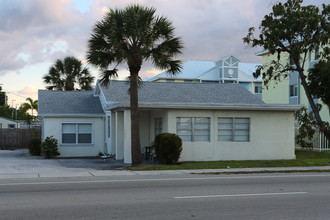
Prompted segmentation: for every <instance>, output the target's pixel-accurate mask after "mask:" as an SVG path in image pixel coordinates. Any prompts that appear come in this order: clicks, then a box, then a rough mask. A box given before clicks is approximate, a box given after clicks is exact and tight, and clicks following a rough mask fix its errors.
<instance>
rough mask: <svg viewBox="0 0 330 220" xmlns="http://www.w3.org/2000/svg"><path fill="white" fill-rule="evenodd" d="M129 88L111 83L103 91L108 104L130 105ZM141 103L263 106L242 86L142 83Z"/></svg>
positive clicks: (119, 83) (123, 84)
mask: <svg viewBox="0 0 330 220" xmlns="http://www.w3.org/2000/svg"><path fill="white" fill-rule="evenodd" d="M128 86H129V85H128V84H127V83H126V82H124V81H111V82H110V85H109V86H108V87H107V88H106V87H102V91H103V93H104V95H105V96H106V99H107V100H108V103H109V104H110V103H115V102H119V103H128V102H129V100H130V99H129V94H128V92H127V90H128ZM139 103H180V104H185V103H187V104H201V103H202V104H208V103H209V104H264V103H263V102H262V101H261V100H259V99H258V98H257V97H255V96H254V95H253V94H252V93H250V92H249V91H248V90H246V89H245V88H244V87H243V86H241V85H239V84H233V83H230V84H218V83H217V84H211V83H210V84H206V83H157V82H143V86H142V87H141V88H140V89H139Z"/></svg>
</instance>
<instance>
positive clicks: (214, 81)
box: [202, 80, 219, 83]
mask: <svg viewBox="0 0 330 220" xmlns="http://www.w3.org/2000/svg"><path fill="white" fill-rule="evenodd" d="M202 83H219V81H218V80H202Z"/></svg>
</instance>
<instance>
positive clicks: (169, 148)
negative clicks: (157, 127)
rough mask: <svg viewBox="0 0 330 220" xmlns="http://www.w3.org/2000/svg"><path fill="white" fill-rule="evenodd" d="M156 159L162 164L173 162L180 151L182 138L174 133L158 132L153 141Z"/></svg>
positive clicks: (177, 157)
mask: <svg viewBox="0 0 330 220" xmlns="http://www.w3.org/2000/svg"><path fill="white" fill-rule="evenodd" d="M153 146H154V148H155V151H156V155H157V159H158V161H159V162H160V163H162V164H175V163H177V162H178V160H179V158H180V155H181V152H182V140H181V138H180V137H179V136H178V135H176V134H170V133H162V134H158V135H157V136H156V138H155V141H154V145H153Z"/></svg>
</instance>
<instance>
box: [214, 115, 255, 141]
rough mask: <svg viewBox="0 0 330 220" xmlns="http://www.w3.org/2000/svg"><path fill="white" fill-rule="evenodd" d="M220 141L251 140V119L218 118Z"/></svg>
mask: <svg viewBox="0 0 330 220" xmlns="http://www.w3.org/2000/svg"><path fill="white" fill-rule="evenodd" d="M218 141H235V142H248V141H250V119H249V118H218Z"/></svg>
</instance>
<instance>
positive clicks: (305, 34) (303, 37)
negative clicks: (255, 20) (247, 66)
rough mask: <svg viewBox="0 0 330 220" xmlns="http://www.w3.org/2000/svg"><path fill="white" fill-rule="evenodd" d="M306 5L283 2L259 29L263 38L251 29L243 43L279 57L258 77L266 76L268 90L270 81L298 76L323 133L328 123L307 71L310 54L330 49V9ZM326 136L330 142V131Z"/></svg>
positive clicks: (274, 8) (292, 0)
mask: <svg viewBox="0 0 330 220" xmlns="http://www.w3.org/2000/svg"><path fill="white" fill-rule="evenodd" d="M302 2H303V1H302V0H288V1H287V2H286V3H284V4H282V3H281V2H280V3H277V4H275V5H274V6H273V8H272V12H271V13H270V14H269V15H265V17H264V19H263V20H262V22H261V25H260V26H259V30H260V34H259V38H255V37H254V35H253V33H254V31H255V28H254V27H251V28H249V31H248V34H247V36H246V37H245V38H243V41H244V42H245V43H246V44H249V45H251V46H252V47H258V46H261V47H263V48H264V49H265V50H267V51H268V52H269V53H271V54H275V53H277V59H275V60H272V62H271V63H269V64H267V65H264V66H259V67H258V69H257V70H256V72H255V73H254V76H255V77H258V76H260V75H261V74H262V77H263V80H264V84H265V86H266V88H268V83H269V81H271V80H273V81H276V82H278V81H281V80H282V79H283V78H286V77H288V76H289V74H290V72H289V71H297V72H298V74H299V77H300V80H301V85H302V87H303V88H304V90H305V93H306V96H307V99H308V101H309V104H310V106H311V108H312V111H313V114H314V116H315V119H316V121H317V123H318V126H319V127H320V128H321V129H322V128H323V127H324V122H323V121H322V119H321V117H320V114H319V110H318V108H317V106H316V104H315V103H314V101H313V97H312V94H311V91H310V88H309V87H308V83H307V80H306V78H307V76H306V75H305V74H304V68H305V64H306V63H307V62H308V53H309V52H310V51H312V50H313V49H314V48H315V47H316V46H319V47H321V48H322V49H325V48H327V47H328V45H329V36H330V27H329V15H330V5H325V4H323V5H322V10H320V9H319V8H318V7H316V6H313V5H308V6H301V4H302ZM282 56H288V59H285V60H284V59H281V57H282ZM261 70H262V71H261ZM324 132H325V134H326V136H327V138H328V139H330V132H329V130H324Z"/></svg>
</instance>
